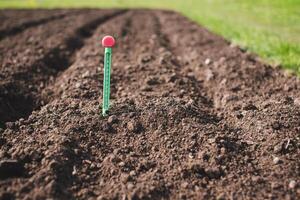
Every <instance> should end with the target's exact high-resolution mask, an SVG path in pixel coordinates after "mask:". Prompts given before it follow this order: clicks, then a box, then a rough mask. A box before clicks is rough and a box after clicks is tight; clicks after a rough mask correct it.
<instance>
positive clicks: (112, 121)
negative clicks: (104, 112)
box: [107, 115, 118, 124]
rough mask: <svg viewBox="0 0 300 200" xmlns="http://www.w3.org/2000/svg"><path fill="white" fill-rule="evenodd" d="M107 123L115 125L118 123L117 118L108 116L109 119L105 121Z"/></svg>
mask: <svg viewBox="0 0 300 200" xmlns="http://www.w3.org/2000/svg"><path fill="white" fill-rule="evenodd" d="M107 122H108V123H110V124H113V123H116V122H118V117H117V116H116V115H112V116H109V118H108V119H107Z"/></svg>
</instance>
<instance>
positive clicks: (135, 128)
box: [127, 121, 143, 133]
mask: <svg viewBox="0 0 300 200" xmlns="http://www.w3.org/2000/svg"><path fill="white" fill-rule="evenodd" d="M142 128H143V127H142V125H141V123H139V122H136V121H130V122H128V123H127V129H128V130H129V131H130V132H135V133H138V132H140V131H141V130H142Z"/></svg>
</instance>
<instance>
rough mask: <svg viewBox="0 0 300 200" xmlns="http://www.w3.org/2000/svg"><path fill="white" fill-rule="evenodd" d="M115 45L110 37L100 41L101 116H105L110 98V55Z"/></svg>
mask: <svg viewBox="0 0 300 200" xmlns="http://www.w3.org/2000/svg"><path fill="white" fill-rule="evenodd" d="M114 45H115V39H114V38H113V37H112V36H105V37H104V38H103V39H102V46H103V47H104V48H105V50H104V78H103V100H102V115H103V116H107V111H108V109H109V97H110V72H111V55H112V49H111V48H112V47H113V46H114Z"/></svg>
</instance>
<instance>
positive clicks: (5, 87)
mask: <svg viewBox="0 0 300 200" xmlns="http://www.w3.org/2000/svg"><path fill="white" fill-rule="evenodd" d="M121 12H122V11H117V12H110V11H103V12H102V13H99V14H97V12H91V13H90V14H89V13H87V14H85V15H79V16H78V17H73V18H74V19H72V17H70V18H67V19H66V20H64V21H60V22H58V24H60V26H61V27H60V28H66V29H67V31H66V32H65V33H62V32H61V30H60V29H59V28H58V27H59V26H58V27H57V26H56V25H57V23H54V24H53V28H54V29H58V30H59V31H58V32H55V33H56V34H54V33H52V35H51V36H50V37H48V38H45V39H46V41H41V40H40V39H41V35H43V31H42V33H41V35H37V37H38V38H37V41H39V43H37V44H36V43H34V44H35V48H32V43H31V42H30V43H29V44H28V43H27V41H26V39H25V40H24V42H25V44H26V45H25V46H21V48H19V46H17V47H16V48H12V49H10V48H9V47H7V45H6V42H2V43H1V45H2V47H3V48H1V50H2V51H3V52H4V51H5V50H6V49H7V50H8V51H6V52H5V54H4V55H3V57H2V58H3V59H2V68H1V69H2V70H1V71H2V72H1V75H3V76H4V77H3V79H2V80H1V85H0V87H1V95H0V97H1V98H0V99H1V102H0V105H1V109H0V111H1V115H0V116H1V119H0V122H1V123H4V122H6V121H14V120H16V119H18V118H20V117H26V116H28V115H29V114H30V113H31V112H32V110H34V109H36V108H37V107H39V106H40V105H42V104H43V103H44V102H43V100H42V98H41V92H42V90H43V88H44V87H45V86H46V85H47V84H48V82H49V81H50V82H51V80H53V79H54V77H55V76H56V74H57V73H59V72H60V71H63V70H64V69H65V68H67V67H68V66H69V65H70V64H71V63H72V62H73V55H75V52H76V51H77V50H78V49H80V48H81V47H82V45H83V41H84V39H85V38H87V37H89V36H90V35H91V34H92V32H93V30H94V29H95V28H96V26H97V25H99V24H101V23H102V22H104V21H106V20H108V19H110V18H112V17H114V16H116V15H118V14H120V13H121ZM87 16H88V17H87ZM76 19H77V20H78V21H79V23H76V24H74V23H73V20H76ZM28 33H30V30H29V31H28ZM28 33H27V32H25V33H24V34H25V35H28ZM47 34H49V31H47ZM62 34H63V35H62ZM29 36H30V38H32V35H31V34H30V35H29ZM19 37H22V36H21V35H20V36H19ZM19 37H17V38H19ZM23 37H24V36H23ZM42 37H45V36H42ZM17 38H15V39H17ZM57 38H59V39H57ZM33 40H35V39H33ZM19 42H20V41H19ZM33 42H34V41H33ZM22 49H25V52H24V51H21V50H22ZM15 54H17V55H16V56H13V60H11V55H15ZM8 66H10V68H8ZM11 68H13V69H14V70H12V69H11ZM4 113H6V114H4ZM8 113H9V114H8Z"/></svg>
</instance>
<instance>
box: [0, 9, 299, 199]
mask: <svg viewBox="0 0 300 200" xmlns="http://www.w3.org/2000/svg"><path fill="white" fill-rule="evenodd" d="M105 35H113V36H114V37H115V38H116V46H115V47H114V48H113V56H112V59H113V66H112V77H111V81H112V83H111V108H110V112H109V116H108V117H102V116H101V114H100V113H101V104H102V87H103V83H102V81H103V52H104V49H103V47H101V39H102V37H103V36H105ZM299 142H300V80H299V78H297V77H296V76H294V75H291V74H288V73H286V72H284V71H283V70H281V69H279V68H274V67H271V66H269V65H268V64H265V63H264V62H263V61H261V59H260V58H258V57H257V56H256V55H254V54H252V53H249V52H248V51H246V50H245V49H242V48H240V47H238V46H236V45H234V44H232V43H230V42H228V41H226V40H224V39H223V38H222V37H220V36H217V35H215V34H213V33H211V32H209V31H208V30H206V29H205V28H203V27H201V26H199V25H197V24H196V23H194V22H192V21H190V20H188V19H187V18H185V17H183V16H181V15H179V14H178V13H175V12H171V11H160V10H96V9H84V10H80V9H77V10H31V11H29V10H21V11H14V10H1V11H0V199H1V200H2V199H3V200H4V199H28V200H29V199H97V200H105V199H124V200H125V199H219V200H221V199H232V200H234V199H299V198H300V182H299V181H300V143H299Z"/></svg>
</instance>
